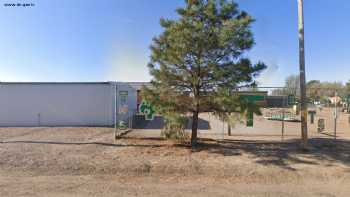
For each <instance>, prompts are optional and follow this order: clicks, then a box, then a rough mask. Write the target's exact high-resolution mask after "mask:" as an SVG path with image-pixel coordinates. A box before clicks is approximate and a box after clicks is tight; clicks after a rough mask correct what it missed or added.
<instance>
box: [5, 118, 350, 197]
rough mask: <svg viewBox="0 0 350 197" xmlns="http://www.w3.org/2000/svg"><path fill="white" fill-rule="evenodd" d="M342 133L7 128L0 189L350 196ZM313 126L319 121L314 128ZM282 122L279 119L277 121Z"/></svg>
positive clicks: (349, 135) (348, 147)
mask: <svg viewBox="0 0 350 197" xmlns="http://www.w3.org/2000/svg"><path fill="white" fill-rule="evenodd" d="M343 116H344V117H343V118H341V121H340V122H339V123H340V126H339V128H340V130H339V133H338V139H337V141H336V142H335V141H334V140H333V136H332V132H331V131H330V130H327V131H326V132H325V133H323V134H318V133H317V132H315V131H314V130H313V129H310V138H311V139H310V141H309V151H307V152H302V151H301V150H300V149H299V141H298V138H299V135H300V133H299V127H300V125H299V124H298V123H288V129H287V130H286V136H285V139H284V141H283V142H282V141H281V136H280V130H279V129H278V128H279V127H278V128H277V129H275V130H274V129H269V128H270V127H273V125H276V127H277V126H279V125H280V122H271V121H265V120H261V121H260V122H259V123H257V125H260V126H259V127H260V128H261V127H266V128H265V129H266V130H264V131H262V130H259V129H251V128H250V129H248V131H247V130H244V132H243V131H242V130H240V129H239V128H240V127H237V128H236V129H235V130H234V131H233V136H231V137H228V136H223V135H222V134H221V132H215V131H214V130H213V128H212V129H211V130H210V131H201V132H200V136H201V137H202V139H201V140H200V143H199V146H198V147H196V148H193V149H192V148H190V147H189V146H186V145H183V144H180V143H178V142H175V141H167V140H162V139H160V138H157V137H159V131H143V130H136V131H132V132H130V133H129V134H127V135H126V136H124V137H123V138H122V139H119V140H116V141H114V139H113V129H111V128H93V127H89V128H80V127H76V128H0V155H1V158H0V196H1V197H3V196H43V197H44V196H45V197H51V196H52V197H56V196H198V197H199V196H349V195H350V125H349V124H348V123H347V119H346V118H347V115H345V114H344V115H343ZM312 127H313V126H312ZM273 128H274V127H273Z"/></svg>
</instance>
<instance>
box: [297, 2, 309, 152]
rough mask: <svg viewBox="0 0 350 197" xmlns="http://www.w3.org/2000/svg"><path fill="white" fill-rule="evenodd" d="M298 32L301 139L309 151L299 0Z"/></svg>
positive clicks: (302, 34)
mask: <svg viewBox="0 0 350 197" xmlns="http://www.w3.org/2000/svg"><path fill="white" fill-rule="evenodd" d="M298 32H299V66H300V67H299V70H300V103H301V106H300V107H301V109H300V112H301V113H300V114H301V138H302V143H301V145H302V148H303V149H307V103H306V85H305V83H306V79H305V47H304V9H303V0H298Z"/></svg>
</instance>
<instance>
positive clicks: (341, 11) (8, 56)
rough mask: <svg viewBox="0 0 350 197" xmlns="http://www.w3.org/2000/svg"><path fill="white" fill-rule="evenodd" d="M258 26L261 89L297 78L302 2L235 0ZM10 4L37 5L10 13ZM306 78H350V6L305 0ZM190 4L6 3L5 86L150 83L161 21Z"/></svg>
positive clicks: (0, 75)
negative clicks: (152, 55) (22, 83)
mask: <svg viewBox="0 0 350 197" xmlns="http://www.w3.org/2000/svg"><path fill="white" fill-rule="evenodd" d="M236 2H237V3H238V4H239V6H240V8H241V9H242V10H245V11H247V12H248V13H249V14H250V15H252V16H253V17H254V18H255V19H256V21H255V22H254V24H253V25H252V30H253V33H254V37H255V42H256V44H255V46H254V47H253V49H252V50H250V51H249V52H248V53H247V56H249V57H250V58H251V59H252V60H253V61H254V62H257V61H262V62H264V63H265V64H267V65H268V68H267V69H266V70H265V71H264V72H263V73H262V74H261V76H260V77H259V78H258V81H259V83H260V85H261V86H282V85H283V83H284V80H285V78H286V77H287V76H288V75H291V74H297V73H298V69H299V63H298V62H299V60H298V34H297V0H265V1H263V0H236ZM5 3H33V4H34V6H28V7H9V6H4V4H5ZM304 3H305V4H304V9H305V46H306V48H305V50H306V77H307V80H313V79H318V80H321V81H342V82H345V81H348V80H349V79H350V66H349V65H348V62H350V55H349V52H350V36H349V35H350V25H348V19H349V18H350V12H349V11H348V10H350V1H348V0H304ZM183 5H184V1H183V0H26V1H23V0H16V1H14V0H0V81H10V82H11V81H57V82H61V81H62V82H63V81H70V82H74V81H149V80H150V79H151V76H150V75H149V72H148V69H147V63H148V61H149V56H150V50H149V46H150V44H151V43H152V38H153V37H155V36H157V35H159V34H160V33H161V32H162V28H161V27H160V25H159V19H160V18H161V17H163V18H170V19H174V18H176V17H177V14H176V12H175V9H176V8H178V7H180V6H183Z"/></svg>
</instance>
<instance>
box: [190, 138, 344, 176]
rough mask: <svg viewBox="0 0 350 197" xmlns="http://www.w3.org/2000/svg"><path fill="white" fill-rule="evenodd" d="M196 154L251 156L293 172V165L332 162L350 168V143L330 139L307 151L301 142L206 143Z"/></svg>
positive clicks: (311, 142)
mask: <svg viewBox="0 0 350 197" xmlns="http://www.w3.org/2000/svg"><path fill="white" fill-rule="evenodd" d="M192 151H193V152H200V151H208V152H210V153H215V154H222V155H224V156H235V155H240V154H242V153H248V154H250V155H252V157H253V158H254V159H255V161H256V162H257V163H259V164H262V165H276V166H279V167H282V168H285V169H289V170H295V169H294V168H292V167H291V164H310V165H318V164H320V162H325V161H326V162H327V161H328V162H329V163H330V164H329V165H333V164H334V163H341V164H344V165H347V166H349V167H350V140H343V139H338V140H336V141H334V140H333V139H327V138H312V139H309V146H308V150H307V151H305V150H302V149H301V148H300V140H286V141H284V142H271V141H259V140H211V139H202V140H201V141H200V142H199V144H198V146H197V147H195V148H193V149H192ZM332 163H333V164H332Z"/></svg>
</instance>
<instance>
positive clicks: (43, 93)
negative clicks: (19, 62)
mask: <svg viewBox="0 0 350 197" xmlns="http://www.w3.org/2000/svg"><path fill="white" fill-rule="evenodd" d="M113 86H114V85H112V84H108V83H106V84H102V83H99V84H98V83H96V84H93V83H89V84H83V83H81V84H78V83H77V84H59V83H57V84H50V83H48V84H0V126H109V125H113V122H114V118H115V117H114V110H113V108H114V100H115V99H114V94H115V88H113ZM114 87H115V86H114ZM39 114H40V118H39Z"/></svg>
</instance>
